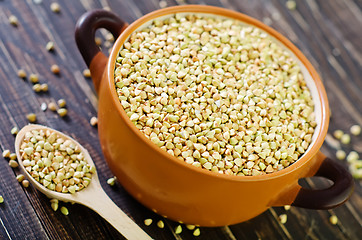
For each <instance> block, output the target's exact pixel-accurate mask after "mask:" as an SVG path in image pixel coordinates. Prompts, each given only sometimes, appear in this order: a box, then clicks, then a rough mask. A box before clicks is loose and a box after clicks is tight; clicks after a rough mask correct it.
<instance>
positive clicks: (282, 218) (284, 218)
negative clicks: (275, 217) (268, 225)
mask: <svg viewBox="0 0 362 240" xmlns="http://www.w3.org/2000/svg"><path fill="white" fill-rule="evenodd" d="M279 222H280V223H281V224H285V223H286V222H287V214H281V215H279Z"/></svg>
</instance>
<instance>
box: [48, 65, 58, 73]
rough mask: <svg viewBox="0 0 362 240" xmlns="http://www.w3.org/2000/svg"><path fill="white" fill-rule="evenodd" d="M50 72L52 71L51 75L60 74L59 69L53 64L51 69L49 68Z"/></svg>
mask: <svg viewBox="0 0 362 240" xmlns="http://www.w3.org/2000/svg"><path fill="white" fill-rule="evenodd" d="M50 71H52V73H54V74H56V75H58V74H59V73H60V68H59V66H58V65H57V64H53V65H52V66H51V67H50Z"/></svg>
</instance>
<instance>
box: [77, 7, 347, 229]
mask: <svg viewBox="0 0 362 240" xmlns="http://www.w3.org/2000/svg"><path fill="white" fill-rule="evenodd" d="M175 13H207V14H214V15H217V16H223V17H229V18H234V19H237V20H240V21H242V22H244V23H246V24H250V25H253V26H255V27H257V28H260V29H262V30H263V31H265V32H267V33H269V34H270V35H271V36H273V37H274V38H275V41H277V42H279V43H281V44H282V45H284V46H285V48H287V49H289V51H290V52H291V53H292V55H294V57H295V58H296V59H297V61H298V62H299V64H300V66H301V68H302V72H303V74H304V76H305V79H306V81H307V84H308V87H309V88H310V90H311V93H312V97H313V100H314V102H315V113H316V119H317V123H318V126H317V128H316V131H315V134H314V136H313V140H312V144H311V145H310V147H309V149H308V150H307V151H306V153H305V154H304V155H303V156H302V157H301V158H300V159H299V160H298V161H297V162H295V163H294V164H292V165H291V166H289V167H287V168H286V169H283V170H280V171H278V172H274V173H271V174H267V175H261V176H227V175H223V174H218V173H214V172H210V171H207V170H204V169H200V168H196V167H194V166H190V165H188V164H186V163H184V162H182V161H180V160H178V159H176V158H175V157H173V156H171V155H169V154H168V153H166V152H165V151H163V150H161V149H160V148H158V147H157V146H156V145H155V144H153V143H152V142H151V141H150V140H149V139H147V138H146V137H145V136H144V135H143V133H141V132H140V131H139V130H138V129H137V128H136V127H135V126H134V124H133V123H132V122H131V121H130V120H129V118H128V116H127V115H126V112H125V111H124V109H123V108H122V105H121V104H120V102H119V100H118V96H117V93H116V90H115V84H114V69H115V62H116V58H117V55H118V52H119V50H120V48H121V47H122V45H123V43H124V42H125V41H126V40H127V38H128V36H129V35H130V34H131V33H132V32H134V31H135V30H136V29H137V28H139V27H141V26H142V25H143V24H145V23H147V22H149V21H152V20H154V19H155V18H159V17H164V16H166V15H171V14H175ZM98 28H106V29H108V30H109V31H110V32H111V33H112V34H113V35H114V36H115V38H117V40H116V42H115V44H114V46H113V49H112V51H111V53H110V56H109V57H108V58H107V57H106V56H105V55H104V54H103V53H102V52H101V51H100V50H99V48H98V47H97V46H96V44H95V43H94V41H93V39H94V34H95V31H96V30H97V29H98ZM76 40H77V44H78V48H79V50H80V52H81V53H82V55H83V58H84V60H85V62H86V63H87V64H88V66H89V68H90V71H91V74H92V78H93V81H94V85H95V89H96V91H97V92H98V95H99V110H98V120H99V123H98V131H99V137H100V142H101V146H102V150H103V153H104V155H105V158H106V160H107V163H108V165H109V167H110V169H111V170H112V171H113V173H114V174H115V176H117V178H118V179H119V181H120V182H121V184H122V185H123V186H124V187H125V189H126V190H127V191H128V192H129V193H130V194H131V195H132V196H133V197H134V198H135V199H137V200H138V201H139V202H141V203H142V204H144V205H145V206H147V207H148V208H150V209H152V210H154V211H155V212H157V213H159V214H161V215H163V216H166V217H169V218H171V219H173V220H176V221H182V222H184V223H189V224H198V225H201V226H222V225H230V224H235V223H239V222H242V221H246V220H248V219H250V218H253V217H255V216H257V215H259V214H260V213H262V212H264V211H265V210H266V209H268V208H269V207H272V206H282V205H286V204H289V205H295V206H299V207H305V208H312V209H326V208H332V207H335V206H337V205H339V204H342V203H343V202H345V201H346V200H347V199H348V198H349V196H350V195H351V193H352V191H353V180H352V177H351V175H350V174H349V173H348V171H346V170H345V168H344V167H343V166H342V165H340V164H338V163H337V162H335V161H332V160H330V159H328V158H326V157H325V156H324V155H323V154H322V153H321V152H320V151H319V149H320V147H321V146H322V143H323V141H324V138H325V136H326V133H327V128H328V122H329V120H328V119H329V107H328V102H327V96H326V92H325V89H324V87H323V84H322V82H321V80H320V78H319V77H318V74H317V73H316V71H315V69H314V68H313V66H312V65H311V63H310V62H309V61H308V60H307V59H306V58H305V56H304V55H303V54H302V53H301V52H300V51H299V50H298V49H297V48H296V47H295V46H294V45H293V44H292V43H291V42H290V41H288V40H287V39H286V38H285V37H283V36H282V35H281V34H279V33H278V32H276V31H275V30H273V29H272V28H270V27H268V26H266V25H264V24H263V23H261V22H259V21H257V20H255V19H253V18H251V17H248V16H246V15H244V14H241V13H239V12H234V11H231V10H227V9H223V8H218V7H211V6H200V5H186V6H177V7H170V8H165V9H161V10H157V11H154V12H152V13H149V14H147V15H145V16H144V17H141V18H140V19H138V20H137V21H135V22H134V23H132V24H131V25H129V26H127V24H126V23H125V22H123V21H122V20H120V19H119V18H118V17H117V16H115V15H114V14H112V13H110V12H107V11H103V10H95V11H92V12H89V13H86V14H85V15H83V16H82V17H81V18H80V20H79V21H78V24H77V28H76ZM315 175H318V176H323V177H326V178H328V179H330V180H332V181H333V182H334V184H333V185H332V186H331V187H330V188H328V189H323V190H309V189H304V188H302V187H301V186H300V185H298V180H299V179H301V178H305V177H311V176H315Z"/></svg>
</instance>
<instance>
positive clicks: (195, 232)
mask: <svg viewBox="0 0 362 240" xmlns="http://www.w3.org/2000/svg"><path fill="white" fill-rule="evenodd" d="M200 234H201V232H200V228H196V229H195V230H194V232H193V233H192V235H194V236H195V237H198V236H200Z"/></svg>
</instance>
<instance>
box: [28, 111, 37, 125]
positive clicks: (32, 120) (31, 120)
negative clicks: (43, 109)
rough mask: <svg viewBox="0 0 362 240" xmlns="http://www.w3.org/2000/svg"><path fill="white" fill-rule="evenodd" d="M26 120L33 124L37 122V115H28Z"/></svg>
mask: <svg viewBox="0 0 362 240" xmlns="http://www.w3.org/2000/svg"><path fill="white" fill-rule="evenodd" d="M26 118H27V119H28V121H29V122H31V123H33V122H36V114H35V113H29V114H27V115H26Z"/></svg>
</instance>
